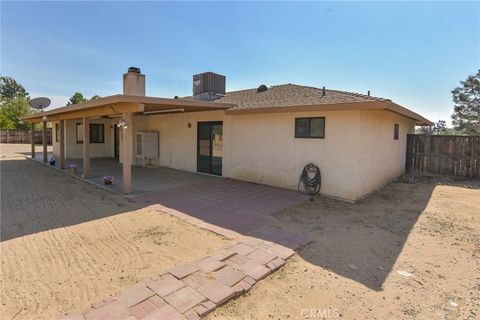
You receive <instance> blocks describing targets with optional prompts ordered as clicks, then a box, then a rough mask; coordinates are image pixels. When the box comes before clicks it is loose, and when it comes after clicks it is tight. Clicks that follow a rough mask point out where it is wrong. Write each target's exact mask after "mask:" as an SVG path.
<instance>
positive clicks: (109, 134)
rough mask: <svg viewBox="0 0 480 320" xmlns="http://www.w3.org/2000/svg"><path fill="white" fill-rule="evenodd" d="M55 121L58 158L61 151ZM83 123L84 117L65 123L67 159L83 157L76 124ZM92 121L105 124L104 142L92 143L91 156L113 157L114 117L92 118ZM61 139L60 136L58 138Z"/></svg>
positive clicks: (54, 136)
mask: <svg viewBox="0 0 480 320" xmlns="http://www.w3.org/2000/svg"><path fill="white" fill-rule="evenodd" d="M55 123H57V122H52V125H53V131H54V133H53V142H52V145H53V154H54V155H55V157H56V158H57V159H58V157H59V155H60V153H59V151H60V144H59V142H57V141H56V140H57V139H56V132H55ZM77 123H82V119H75V120H67V121H66V123H65V158H66V159H81V158H83V144H82V143H77V133H76V132H77V131H76V130H77V129H76V124H77ZM90 123H103V124H104V130H105V131H104V134H105V142H104V143H91V144H90V157H91V158H105V157H113V154H114V145H113V127H112V126H113V120H112V119H91V120H90ZM58 140H60V138H59V139H58Z"/></svg>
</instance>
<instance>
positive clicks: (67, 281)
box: [0, 145, 228, 320]
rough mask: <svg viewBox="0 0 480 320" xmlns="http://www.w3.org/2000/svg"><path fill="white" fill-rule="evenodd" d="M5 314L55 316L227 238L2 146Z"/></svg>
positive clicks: (1, 309)
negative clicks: (93, 185) (34, 161)
mask: <svg viewBox="0 0 480 320" xmlns="http://www.w3.org/2000/svg"><path fill="white" fill-rule="evenodd" d="M0 147H1V151H2V158H1V161H0V166H1V233H0V236H1V241H2V242H1V243H0V258H1V270H0V287H1V288H0V300H1V306H0V315H1V319H2V320H3V319H55V318H59V317H60V316H61V315H63V314H65V313H67V312H69V311H72V310H77V309H82V308H84V307H86V306H88V305H89V302H95V301H98V300H100V299H102V298H105V297H108V296H111V295H114V294H116V293H118V292H121V291H123V290H125V289H127V288H129V287H131V286H132V285H133V284H135V283H136V282H139V281H142V280H146V279H148V278H150V277H152V276H154V275H156V274H158V273H160V272H161V271H162V270H164V269H167V268H169V267H172V266H174V265H176V264H179V263H181V262H187V261H191V260H194V259H196V258H200V257H202V256H205V255H207V254H208V253H209V252H211V251H213V250H215V249H217V248H219V247H221V246H224V245H226V244H227V243H228V241H226V240H223V239H222V238H221V237H219V236H216V235H215V234H213V233H211V232H208V231H205V230H203V229H199V228H196V227H194V226H192V225H190V224H187V223H184V222H183V221H181V220H178V219H176V218H173V217H171V216H169V215H167V214H163V213H159V212H156V211H155V210H154V209H153V208H152V207H145V208H141V207H139V206H138V205H136V204H134V203H131V202H129V201H128V200H127V199H126V198H124V197H123V196H120V195H115V194H112V193H109V192H106V191H103V190H101V189H98V188H94V187H92V186H90V185H87V184H85V183H84V182H81V181H79V180H77V179H74V178H70V177H65V176H64V175H63V174H61V173H58V172H54V171H53V170H52V169H50V168H46V167H44V166H43V165H41V164H37V163H33V162H31V161H28V160H25V159H24V157H23V156H21V155H19V154H18V153H17V152H21V151H28V150H29V146H28V145H23V146H21V145H8V146H5V145H1V146H0Z"/></svg>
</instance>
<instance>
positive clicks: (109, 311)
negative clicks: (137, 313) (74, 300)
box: [84, 301, 131, 320]
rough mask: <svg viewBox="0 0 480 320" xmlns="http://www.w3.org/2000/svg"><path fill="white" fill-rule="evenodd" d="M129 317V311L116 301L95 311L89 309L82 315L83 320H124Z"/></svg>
mask: <svg viewBox="0 0 480 320" xmlns="http://www.w3.org/2000/svg"><path fill="white" fill-rule="evenodd" d="M129 315H131V313H130V311H128V310H127V309H126V308H125V307H124V306H122V305H121V304H120V303H119V302H118V301H113V302H110V303H107V304H106V305H104V306H101V307H100V308H97V309H91V310H90V311H88V312H87V313H85V314H84V316H85V319H87V320H103V319H105V320H107V319H124V318H126V317H128V316H129Z"/></svg>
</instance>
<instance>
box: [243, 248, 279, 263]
mask: <svg viewBox="0 0 480 320" xmlns="http://www.w3.org/2000/svg"><path fill="white" fill-rule="evenodd" d="M247 258H249V259H251V260H253V261H256V262H258V263H261V264H267V263H268V262H270V261H272V260H273V259H275V258H277V256H276V255H273V254H271V253H268V252H267V251H265V250H262V249H257V250H255V251H253V252H251V253H249V254H248V255H247Z"/></svg>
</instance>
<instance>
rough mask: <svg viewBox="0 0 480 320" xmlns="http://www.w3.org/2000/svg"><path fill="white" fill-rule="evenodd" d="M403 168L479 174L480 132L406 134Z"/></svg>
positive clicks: (466, 175)
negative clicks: (451, 134)
mask: <svg viewBox="0 0 480 320" xmlns="http://www.w3.org/2000/svg"><path fill="white" fill-rule="evenodd" d="M406 169H407V171H408V172H410V173H417V174H423V173H431V174H440V175H454V176H461V177H469V178H480V136H437V135H432V136H430V135H416V134H409V135H408V137H407V159H406Z"/></svg>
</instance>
